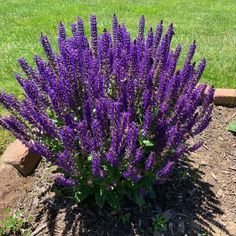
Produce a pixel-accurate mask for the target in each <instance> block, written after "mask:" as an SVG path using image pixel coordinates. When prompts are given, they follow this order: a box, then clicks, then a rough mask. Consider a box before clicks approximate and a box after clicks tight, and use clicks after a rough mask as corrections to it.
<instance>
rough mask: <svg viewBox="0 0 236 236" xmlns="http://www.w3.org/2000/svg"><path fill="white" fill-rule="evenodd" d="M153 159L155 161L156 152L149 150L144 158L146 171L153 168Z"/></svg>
mask: <svg viewBox="0 0 236 236" xmlns="http://www.w3.org/2000/svg"><path fill="white" fill-rule="evenodd" d="M155 161H156V154H155V152H151V153H150V154H149V156H148V158H147V160H146V163H145V169H146V170H147V171H150V170H152V169H153V168H154V164H155Z"/></svg>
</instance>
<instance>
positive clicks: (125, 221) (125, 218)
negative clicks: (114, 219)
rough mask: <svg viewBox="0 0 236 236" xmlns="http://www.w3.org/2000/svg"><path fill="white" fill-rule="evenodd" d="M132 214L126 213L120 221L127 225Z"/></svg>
mask: <svg viewBox="0 0 236 236" xmlns="http://www.w3.org/2000/svg"><path fill="white" fill-rule="evenodd" d="M130 217H131V213H130V212H128V213H125V214H123V215H121V216H120V220H121V221H122V222H123V224H127V223H128V222H129V221H130Z"/></svg>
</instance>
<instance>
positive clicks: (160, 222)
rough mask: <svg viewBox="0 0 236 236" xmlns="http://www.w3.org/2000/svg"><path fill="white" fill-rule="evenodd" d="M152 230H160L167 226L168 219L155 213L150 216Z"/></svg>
mask: <svg viewBox="0 0 236 236" xmlns="http://www.w3.org/2000/svg"><path fill="white" fill-rule="evenodd" d="M152 223H153V228H154V231H155V232H156V231H157V232H160V231H163V230H165V229H166V228H167V223H168V220H167V219H166V218H165V217H164V216H162V215H156V216H155V217H153V218H152Z"/></svg>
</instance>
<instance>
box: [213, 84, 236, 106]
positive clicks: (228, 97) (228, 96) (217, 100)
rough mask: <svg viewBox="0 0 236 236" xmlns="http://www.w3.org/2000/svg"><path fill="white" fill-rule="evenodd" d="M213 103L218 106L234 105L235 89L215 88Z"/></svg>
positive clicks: (235, 102) (235, 103)
mask: <svg viewBox="0 0 236 236" xmlns="http://www.w3.org/2000/svg"><path fill="white" fill-rule="evenodd" d="M214 104H215V105H218V106H229V107H236V89H222V88H216V90H215V94H214Z"/></svg>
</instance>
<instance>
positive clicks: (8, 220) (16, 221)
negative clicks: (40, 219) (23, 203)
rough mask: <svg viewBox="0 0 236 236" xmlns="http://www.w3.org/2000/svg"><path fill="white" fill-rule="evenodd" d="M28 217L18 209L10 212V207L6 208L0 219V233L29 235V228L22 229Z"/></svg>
mask: <svg viewBox="0 0 236 236" xmlns="http://www.w3.org/2000/svg"><path fill="white" fill-rule="evenodd" d="M27 222H28V219H26V218H25V217H24V214H23V212H22V211H20V210H18V211H16V212H15V213H14V214H12V212H11V209H9V208H6V209H5V210H4V212H3V219H2V220H1V221H0V235H5V236H7V235H15V234H17V235H22V236H29V235H30V230H28V229H24V228H25V227H26V224H27Z"/></svg>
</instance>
